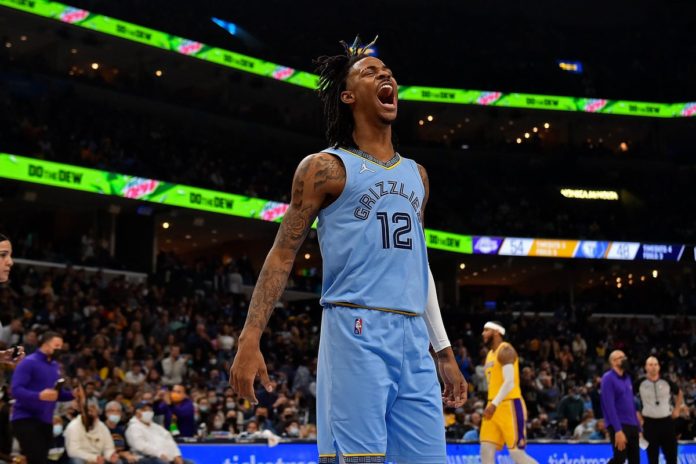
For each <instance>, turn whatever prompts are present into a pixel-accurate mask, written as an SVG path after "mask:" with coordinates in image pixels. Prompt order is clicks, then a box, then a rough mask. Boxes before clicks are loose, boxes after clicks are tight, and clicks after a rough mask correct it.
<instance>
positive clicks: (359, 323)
mask: <svg viewBox="0 0 696 464" xmlns="http://www.w3.org/2000/svg"><path fill="white" fill-rule="evenodd" d="M353 333H354V334H355V335H362V319H360V318H357V319H356V320H355V325H354V326H353Z"/></svg>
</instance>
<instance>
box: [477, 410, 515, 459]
mask: <svg viewBox="0 0 696 464" xmlns="http://www.w3.org/2000/svg"><path fill="white" fill-rule="evenodd" d="M505 403H507V402H506V401H504V402H503V403H501V405H500V406H499V407H498V408H497V409H496V411H495V413H494V414H493V417H492V418H491V419H483V420H482V421H481V431H480V432H479V441H480V442H481V451H480V453H481V464H495V453H496V451H500V450H501V449H503V445H504V444H505V441H504V439H503V431H502V430H501V428H500V425H499V418H500V417H501V416H504V417H508V416H509V413H508V414H507V415H506V410H505V408H506V406H504V405H505ZM503 422H505V420H503Z"/></svg>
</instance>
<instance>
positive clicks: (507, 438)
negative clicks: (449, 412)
mask: <svg viewBox="0 0 696 464" xmlns="http://www.w3.org/2000/svg"><path fill="white" fill-rule="evenodd" d="M482 335H483V343H484V344H485V345H486V347H487V348H488V354H487V355H486V366H485V369H486V378H487V379H488V405H487V406H486V409H485V410H484V411H483V421H482V423H481V464H494V463H495V453H496V451H500V450H501V449H503V445H505V446H507V448H508V452H509V453H510V457H511V458H512V459H513V461H515V463H516V464H537V461H536V460H534V458H532V457H531V456H529V455H528V454H527V453H526V452H525V451H524V449H525V447H526V445H527V435H526V426H525V423H526V420H527V407H526V406H525V404H524V400H523V399H522V391H521V390H520V366H519V358H518V357H517V352H516V351H515V349H514V348H513V347H512V345H510V344H509V343H507V342H504V341H503V337H504V336H505V328H504V327H503V326H502V324H501V323H500V322H486V324H485V325H484V326H483V334H482Z"/></svg>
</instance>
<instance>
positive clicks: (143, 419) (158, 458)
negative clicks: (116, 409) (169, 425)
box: [126, 403, 192, 464]
mask: <svg viewBox="0 0 696 464" xmlns="http://www.w3.org/2000/svg"><path fill="white" fill-rule="evenodd" d="M153 417H154V412H153V411H152V406H151V405H150V404H149V403H138V404H137V405H136V411H135V417H133V418H132V419H131V420H130V422H129V423H128V428H127V429H126V441H127V442H128V446H130V449H131V451H132V452H133V453H134V454H135V455H136V456H139V457H140V458H141V459H140V460H138V464H161V463H162V462H164V463H173V464H184V463H186V464H192V463H191V461H189V460H187V459H184V458H183V457H182V456H181V451H179V447H178V446H177V444H176V442H175V441H174V439H173V438H172V436H171V434H170V433H169V432H168V431H167V430H166V429H165V428H164V427H162V426H161V425H159V424H156V423H154V422H153V421H152V419H153Z"/></svg>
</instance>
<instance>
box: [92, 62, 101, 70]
mask: <svg viewBox="0 0 696 464" xmlns="http://www.w3.org/2000/svg"><path fill="white" fill-rule="evenodd" d="M92 69H94V70H95V71H96V70H97V69H99V63H92Z"/></svg>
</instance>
